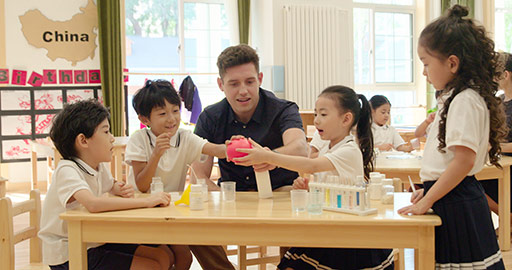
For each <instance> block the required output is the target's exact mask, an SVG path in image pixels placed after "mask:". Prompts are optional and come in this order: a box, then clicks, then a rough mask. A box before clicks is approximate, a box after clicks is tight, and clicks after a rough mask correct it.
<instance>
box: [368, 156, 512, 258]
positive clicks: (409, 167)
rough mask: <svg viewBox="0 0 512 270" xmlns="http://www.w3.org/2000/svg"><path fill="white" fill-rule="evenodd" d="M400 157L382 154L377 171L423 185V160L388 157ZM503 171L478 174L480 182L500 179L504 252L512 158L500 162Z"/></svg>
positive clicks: (493, 169) (507, 244) (486, 169)
mask: <svg viewBox="0 0 512 270" xmlns="http://www.w3.org/2000/svg"><path fill="white" fill-rule="evenodd" d="M397 154H398V155H399V153H397V152H391V153H381V154H379V156H377V160H376V163H375V171H376V172H381V173H383V174H385V175H386V177H387V178H394V177H398V178H400V179H401V180H402V182H403V183H409V179H408V176H410V177H411V179H412V180H413V182H414V183H421V180H420V175H419V172H420V169H421V159H419V158H410V159H388V158H387V156H388V155H397ZM500 164H501V166H502V167H503V170H502V169H498V168H496V167H494V166H484V168H483V169H482V171H480V172H479V173H477V174H476V178H477V179H478V180H480V181H482V180H489V179H498V193H499V202H498V207H499V217H500V219H499V220H500V221H499V229H498V230H499V232H498V235H499V244H500V248H501V250H503V251H507V250H509V249H510V165H512V157H508V156H503V157H502V158H501V161H500Z"/></svg>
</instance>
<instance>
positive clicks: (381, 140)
mask: <svg viewBox="0 0 512 270" xmlns="http://www.w3.org/2000/svg"><path fill="white" fill-rule="evenodd" d="M370 105H371V106H372V118H373V123H372V133H373V142H374V143H375V147H376V148H378V149H379V150H381V151H391V150H393V149H396V150H398V151H404V152H411V151H412V150H413V148H412V146H411V145H408V144H407V143H406V142H405V141H404V139H402V137H401V136H400V134H398V132H397V131H396V130H395V128H394V127H392V126H389V125H388V124H387V122H388V121H389V114H390V111H391V103H390V102H389V100H388V99H387V98H386V97H385V96H382V95H375V96H373V97H372V98H371V99H370Z"/></svg>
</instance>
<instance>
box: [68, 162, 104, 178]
mask: <svg viewBox="0 0 512 270" xmlns="http://www.w3.org/2000/svg"><path fill="white" fill-rule="evenodd" d="M73 161H74V162H75V163H76V165H77V166H78V168H80V170H82V171H83V172H84V173H86V174H88V175H90V176H97V175H98V171H97V170H95V169H93V168H92V167H91V166H89V164H87V163H85V161H83V160H81V159H79V158H73ZM98 168H101V166H98Z"/></svg>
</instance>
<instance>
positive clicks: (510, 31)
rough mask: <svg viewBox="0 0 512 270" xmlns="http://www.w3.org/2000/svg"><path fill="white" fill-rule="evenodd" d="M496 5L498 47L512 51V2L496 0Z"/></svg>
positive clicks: (496, 38)
mask: <svg viewBox="0 0 512 270" xmlns="http://www.w3.org/2000/svg"><path fill="white" fill-rule="evenodd" d="M494 6H495V8H496V13H495V15H494V19H495V23H494V27H495V31H494V33H495V34H494V35H495V37H494V38H495V43H496V49H497V50H503V51H506V52H512V2H511V1H509V0H496V1H495V3H494Z"/></svg>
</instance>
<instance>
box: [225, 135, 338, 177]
mask: <svg viewBox="0 0 512 270" xmlns="http://www.w3.org/2000/svg"><path fill="white" fill-rule="evenodd" d="M249 141H250V142H251V144H252V146H253V148H252V149H240V148H238V149H236V151H238V152H243V153H247V156H245V157H241V158H234V159H233V161H234V162H235V163H236V164H238V165H243V166H252V165H254V164H261V163H269V164H273V165H276V166H278V167H282V168H285V169H288V170H292V171H296V172H303V173H315V172H324V171H332V170H335V169H336V168H335V167H334V165H332V163H331V161H329V159H327V158H326V157H319V158H314V159H310V158H307V157H301V156H291V155H285V154H280V153H276V152H273V151H270V150H266V149H264V148H263V147H261V146H260V145H259V144H257V143H256V142H255V141H253V140H252V139H251V138H249Z"/></svg>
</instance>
